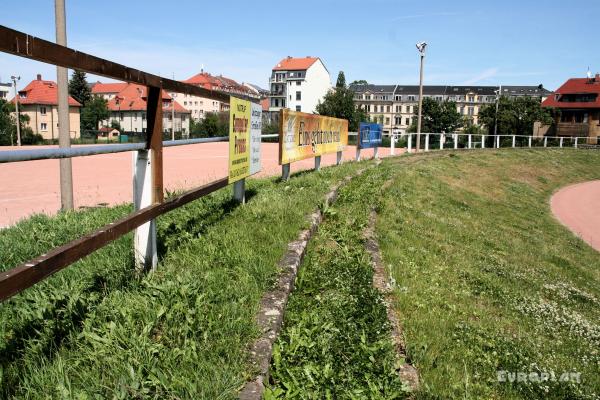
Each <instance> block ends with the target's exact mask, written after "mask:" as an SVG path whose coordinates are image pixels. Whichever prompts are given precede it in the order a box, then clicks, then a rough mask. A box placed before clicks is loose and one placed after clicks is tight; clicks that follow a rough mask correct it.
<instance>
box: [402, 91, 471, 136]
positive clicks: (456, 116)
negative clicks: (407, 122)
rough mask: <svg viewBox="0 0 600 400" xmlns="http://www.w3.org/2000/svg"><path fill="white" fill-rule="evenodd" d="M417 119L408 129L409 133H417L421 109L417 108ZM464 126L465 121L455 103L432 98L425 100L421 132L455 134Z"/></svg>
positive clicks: (415, 113)
mask: <svg viewBox="0 0 600 400" xmlns="http://www.w3.org/2000/svg"><path fill="white" fill-rule="evenodd" d="M414 115H415V118H413V123H412V125H411V126H410V128H409V129H408V131H409V132H416V131H417V118H418V115H419V107H415V112H414ZM462 125H463V119H462V117H461V115H460V113H459V112H458V111H457V110H456V103H455V102H453V101H442V102H440V101H437V100H434V99H432V98H430V97H424V98H423V113H422V114H421V132H429V133H441V132H446V133H449V132H455V131H456V130H457V129H460V128H461V127H462Z"/></svg>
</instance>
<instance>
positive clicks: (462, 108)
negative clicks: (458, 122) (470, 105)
mask: <svg viewBox="0 0 600 400" xmlns="http://www.w3.org/2000/svg"><path fill="white" fill-rule="evenodd" d="M459 113H460V115H464V114H465V108H464V107H461V108H460V111H459Z"/></svg>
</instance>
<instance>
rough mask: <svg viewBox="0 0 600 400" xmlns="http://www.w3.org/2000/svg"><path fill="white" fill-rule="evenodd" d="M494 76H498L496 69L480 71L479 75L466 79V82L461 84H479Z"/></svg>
mask: <svg viewBox="0 0 600 400" xmlns="http://www.w3.org/2000/svg"><path fill="white" fill-rule="evenodd" d="M496 75H498V68H488V69H486V70H484V71H482V72H481V73H479V74H477V75H475V76H474V77H472V78H470V79H467V80H466V81H464V82H463V85H474V84H476V83H479V82H481V81H483V80H486V79H489V78H493V77H495V76H496Z"/></svg>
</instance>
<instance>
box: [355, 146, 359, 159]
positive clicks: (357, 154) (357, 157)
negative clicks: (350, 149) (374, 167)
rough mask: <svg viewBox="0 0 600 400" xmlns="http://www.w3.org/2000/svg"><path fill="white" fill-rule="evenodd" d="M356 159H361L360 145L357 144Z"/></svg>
mask: <svg viewBox="0 0 600 400" xmlns="http://www.w3.org/2000/svg"><path fill="white" fill-rule="evenodd" d="M356 161H360V147H358V146H356Z"/></svg>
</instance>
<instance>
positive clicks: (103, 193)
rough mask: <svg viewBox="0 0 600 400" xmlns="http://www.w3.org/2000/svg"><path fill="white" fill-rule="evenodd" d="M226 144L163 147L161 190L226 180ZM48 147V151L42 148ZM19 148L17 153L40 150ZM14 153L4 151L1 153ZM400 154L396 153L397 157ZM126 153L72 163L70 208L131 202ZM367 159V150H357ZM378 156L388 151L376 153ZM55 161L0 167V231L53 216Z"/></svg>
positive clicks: (271, 153) (269, 157) (274, 168)
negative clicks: (25, 220)
mask: <svg viewBox="0 0 600 400" xmlns="http://www.w3.org/2000/svg"><path fill="white" fill-rule="evenodd" d="M227 146H228V144H227V143H225V142H218V143H205V144H195V145H188V146H177V147H168V148H165V149H164V179H165V188H166V189H167V190H171V191H173V190H181V189H186V188H192V187H195V186H199V185H201V184H204V183H207V182H210V181H213V180H216V179H218V178H222V177H224V176H227V160H228V153H227V152H228V148H227ZM43 147H51V146H43ZM43 147H42V146H25V147H22V148H21V149H36V148H43ZM12 149H18V148H17V147H6V148H5V150H12ZM261 150H262V171H261V172H260V173H259V174H258V175H257V176H273V175H278V174H280V173H281V167H280V166H279V165H278V144H277V143H263V144H262V149H261ZM401 151H402V150H401V149H398V150H397V154H399V153H400V152H401ZM132 154H133V153H132V152H127V153H116V154H102V155H96V156H89V157H77V158H73V191H74V197H75V199H74V201H75V207H76V208H80V207H93V206H97V205H114V204H120V203H125V202H130V201H131V198H132V183H131V179H132V170H131V167H132V157H133V156H132ZM363 154H364V156H365V157H367V158H371V157H372V156H373V150H371V149H368V150H363ZM379 154H380V155H381V156H382V157H383V156H386V155H388V154H389V149H388V148H381V149H380V151H379ZM355 155H356V148H355V147H354V146H348V148H347V149H346V151H345V152H344V160H345V161H348V160H352V159H354V157H355ZM335 159H336V155H335V154H328V155H325V156H323V158H322V161H321V165H322V166H327V165H333V164H335ZM58 165H59V161H58V160H39V161H27V162H18V163H8V164H2V165H0V188H2V189H1V191H0V227H6V226H10V225H12V224H14V223H16V222H17V221H19V220H20V219H23V218H25V217H28V216H30V215H32V214H35V213H45V214H55V213H56V212H57V210H58V209H59V208H60V188H59V172H58ZM312 167H314V161H313V159H308V160H303V161H300V162H297V163H293V164H292V173H293V172H294V171H299V170H304V169H310V168H312Z"/></svg>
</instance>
